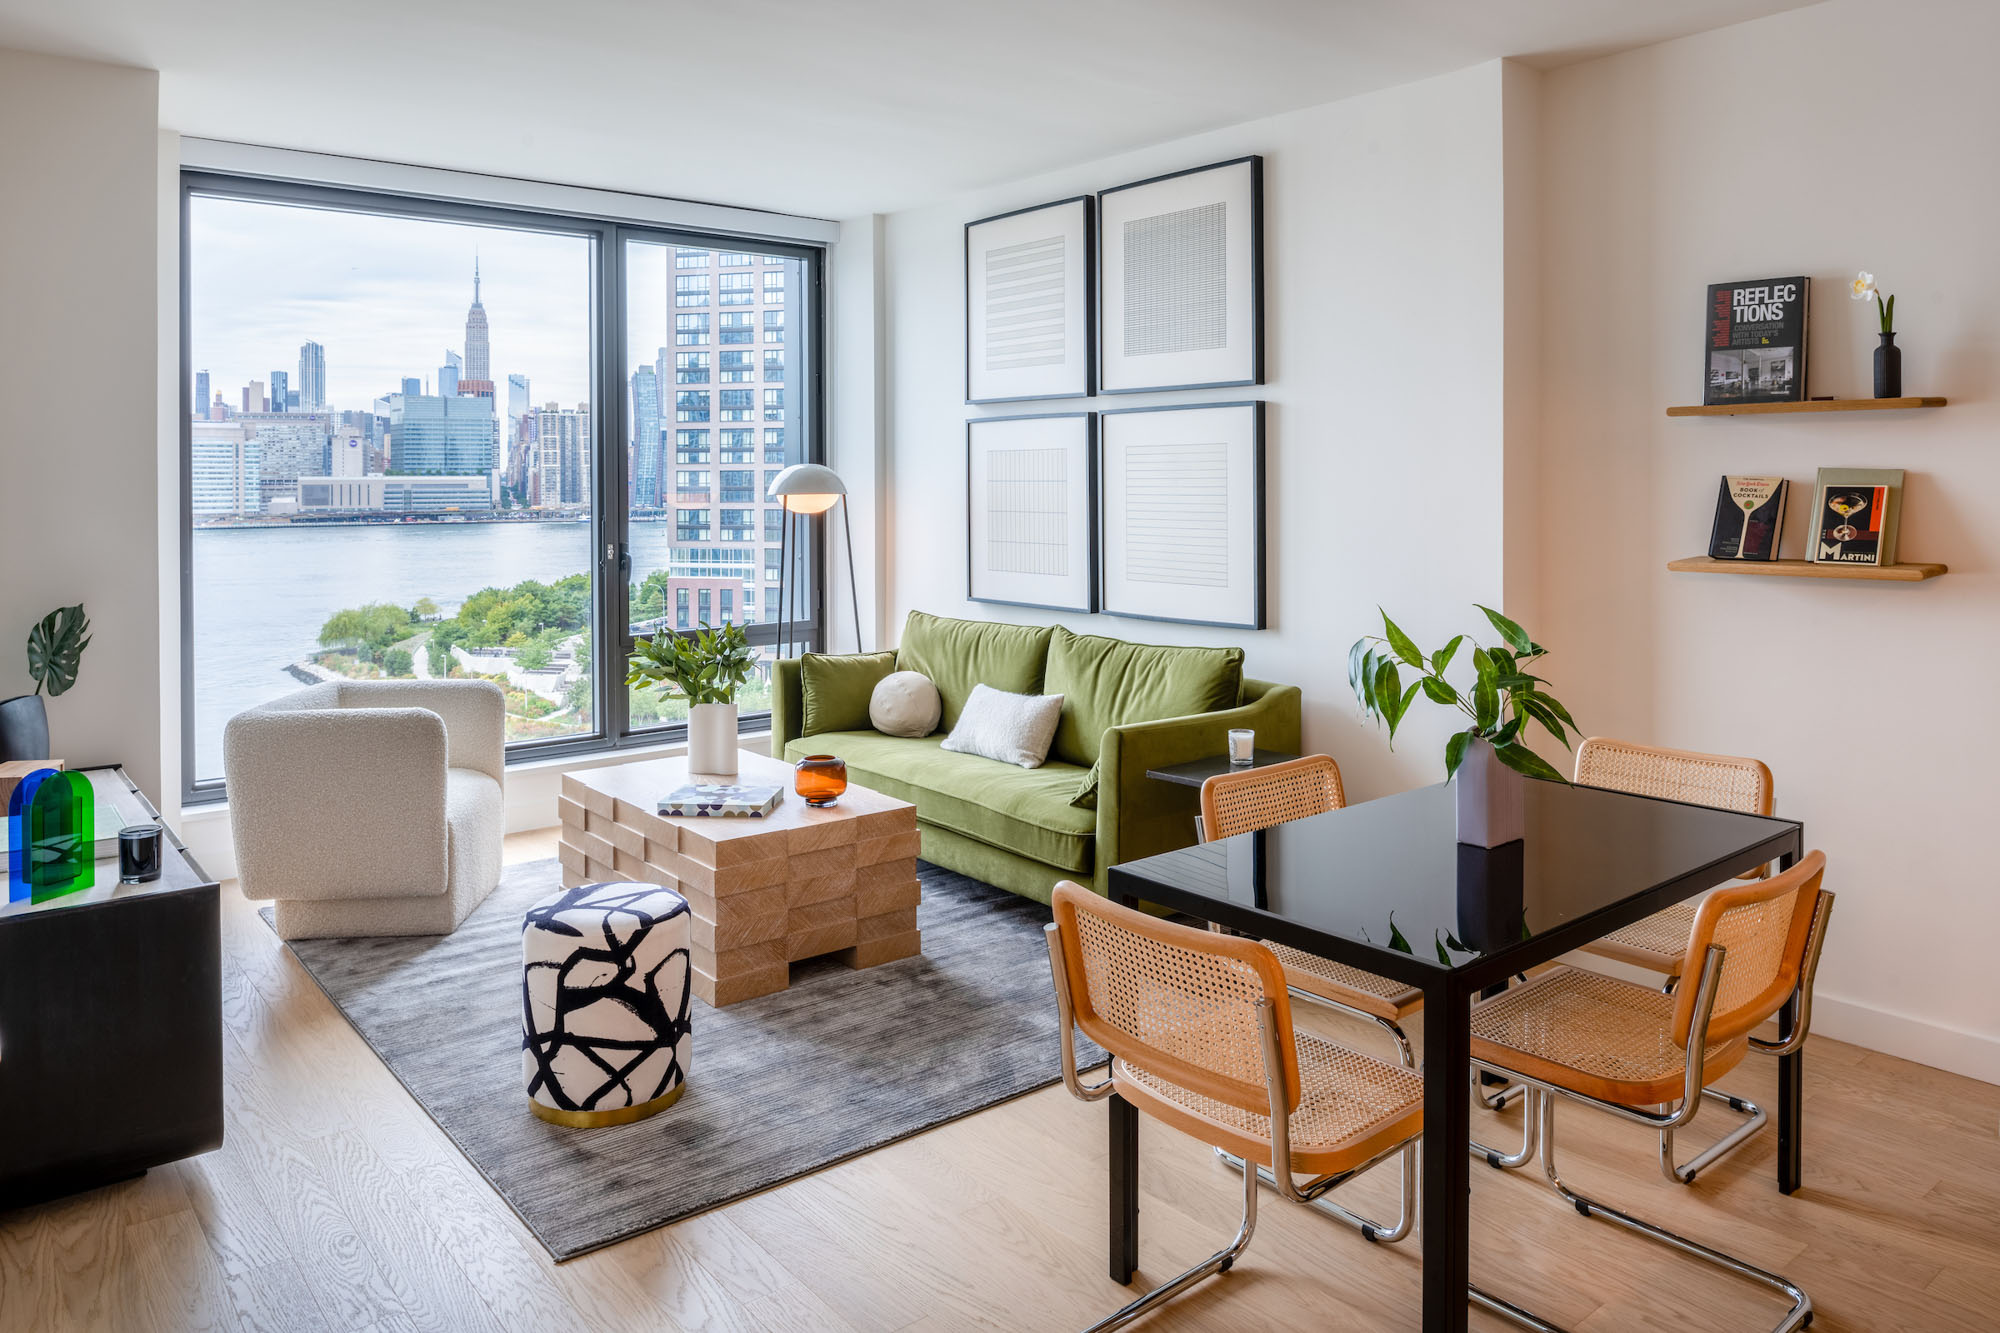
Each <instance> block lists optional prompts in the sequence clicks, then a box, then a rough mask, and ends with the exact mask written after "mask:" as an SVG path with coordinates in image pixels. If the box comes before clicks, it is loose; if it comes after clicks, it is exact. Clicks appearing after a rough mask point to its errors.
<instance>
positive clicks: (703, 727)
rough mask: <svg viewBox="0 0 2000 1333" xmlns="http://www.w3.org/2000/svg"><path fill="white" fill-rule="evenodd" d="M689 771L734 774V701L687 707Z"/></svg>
mask: <svg viewBox="0 0 2000 1333" xmlns="http://www.w3.org/2000/svg"><path fill="white" fill-rule="evenodd" d="M688 771H689V772H690V773H699V774H702V775H703V776H714V777H725V778H733V777H735V776H736V705H735V704H696V705H694V707H692V708H690V709H688Z"/></svg>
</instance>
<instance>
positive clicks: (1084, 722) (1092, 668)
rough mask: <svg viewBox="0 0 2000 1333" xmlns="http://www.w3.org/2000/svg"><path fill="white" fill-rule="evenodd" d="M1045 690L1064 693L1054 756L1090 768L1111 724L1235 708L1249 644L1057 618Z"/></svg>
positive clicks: (1241, 684)
mask: <svg viewBox="0 0 2000 1333" xmlns="http://www.w3.org/2000/svg"><path fill="white" fill-rule="evenodd" d="M1042 689H1043V690H1044V691H1045V692H1046V693H1049V694H1060V695H1062V696H1063V711H1062V721H1061V722H1060V723H1058V724H1057V726H1056V740H1055V745H1054V746H1053V747H1052V748H1051V749H1050V751H1049V756H1050V758H1052V759H1060V760H1063V761H1064V762H1066V763H1071V764H1081V765H1084V766H1086V767H1088V766H1089V765H1091V764H1095V763H1096V762H1097V755H1098V750H1099V748H1100V747H1101V746H1102V745H1103V742H1104V733H1105V731H1106V730H1108V729H1109V728H1111V727H1122V726H1125V725H1127V724H1128V723H1132V722H1153V721H1157V720H1159V719H1161V718H1167V717H1191V716H1193V715H1194V714H1197V713H1213V712H1215V711H1217V710H1218V709H1223V708H1234V707H1235V706H1236V704H1237V701H1238V699H1239V697H1240V696H1241V694H1242V693H1243V650H1242V649H1241V648H1177V647H1173V646H1170V645H1167V644H1154V643H1127V642H1126V641H1125V640H1123V639H1107V638H1104V637H1102V636H1101V635H1096V634H1073V633H1071V632H1070V631H1069V630H1067V629H1065V628H1063V627H1062V626H1060V625H1058V626H1056V627H1055V632H1054V636H1053V638H1052V639H1051V641H1050V643H1049V663H1048V670H1047V672H1046V673H1045V677H1044V683H1043V686H1042ZM1073 794H1074V793H1073Z"/></svg>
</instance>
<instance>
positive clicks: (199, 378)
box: [194, 370, 209, 421]
mask: <svg viewBox="0 0 2000 1333" xmlns="http://www.w3.org/2000/svg"><path fill="white" fill-rule="evenodd" d="M208 401H209V400H208V372H207V371H205V370H197V371H196V372H195V373H194V415H195V416H196V417H197V418H199V419H201V420H203V421H206V420H207V419H208Z"/></svg>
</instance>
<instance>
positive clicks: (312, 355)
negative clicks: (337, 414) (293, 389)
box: [299, 342, 326, 412]
mask: <svg viewBox="0 0 2000 1333" xmlns="http://www.w3.org/2000/svg"><path fill="white" fill-rule="evenodd" d="M299 408H300V410H301V411H305V412H322V411H325V410H326V349H325V348H324V347H321V346H320V345H319V344H318V343H311V342H309V343H304V344H301V345H300V347H299Z"/></svg>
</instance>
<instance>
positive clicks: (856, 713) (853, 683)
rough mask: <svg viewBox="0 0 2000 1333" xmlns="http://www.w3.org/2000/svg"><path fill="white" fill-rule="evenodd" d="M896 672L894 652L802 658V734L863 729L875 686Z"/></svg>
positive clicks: (800, 675)
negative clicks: (803, 728) (892, 672)
mask: <svg viewBox="0 0 2000 1333" xmlns="http://www.w3.org/2000/svg"><path fill="white" fill-rule="evenodd" d="M895 669H896V654H895V653H894V652H893V651H891V652H884V653H807V654H805V655H804V656H803V657H802V658H801V659H800V661H799V695H800V699H801V703H802V707H801V709H800V721H801V722H802V723H803V724H804V727H805V730H804V732H803V733H802V734H804V735H807V736H813V735H817V734H818V733H820V732H822V731H860V730H862V729H863V728H865V727H866V726H867V725H868V700H869V699H870V698H871V697H872V696H873V695H874V693H875V686H876V684H877V683H878V682H880V681H881V679H882V678H883V677H884V676H886V675H888V674H889V673H890V672H891V671H894V670H895Z"/></svg>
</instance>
